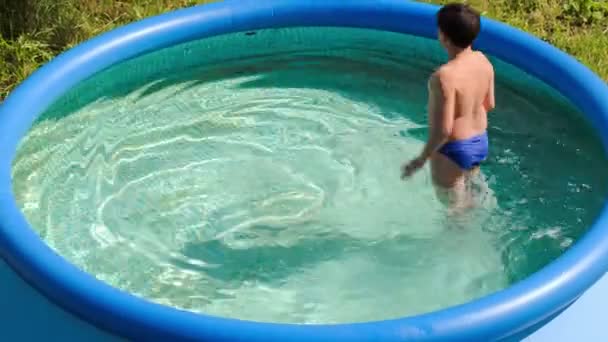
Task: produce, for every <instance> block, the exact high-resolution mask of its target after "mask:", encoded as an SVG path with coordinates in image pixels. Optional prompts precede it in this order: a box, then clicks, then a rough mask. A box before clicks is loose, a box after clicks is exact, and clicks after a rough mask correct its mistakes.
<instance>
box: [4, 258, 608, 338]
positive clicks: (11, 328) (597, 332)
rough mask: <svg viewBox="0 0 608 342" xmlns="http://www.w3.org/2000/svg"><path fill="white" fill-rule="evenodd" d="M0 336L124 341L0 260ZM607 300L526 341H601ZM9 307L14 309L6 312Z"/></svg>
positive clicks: (576, 309)
mask: <svg viewBox="0 0 608 342" xmlns="http://www.w3.org/2000/svg"><path fill="white" fill-rule="evenodd" d="M0 284H2V286H1V287H0V289H1V291H0V303H2V307H3V308H4V309H3V310H0V326H1V327H2V332H0V337H1V339H2V340H5V341H42V340H48V338H49V337H50V336H52V337H53V340H57V341H91V342H96V341H123V340H122V339H120V338H117V337H115V336H112V335H110V334H108V333H106V332H103V331H101V330H99V329H97V328H95V327H93V326H92V325H90V324H88V323H86V322H83V321H82V320H80V319H78V318H76V317H74V316H73V315H71V314H69V313H67V312H65V311H63V310H62V309H60V308H58V307H57V306H55V305H53V304H52V303H50V302H49V301H48V300H47V299H46V298H44V297H43V296H42V295H40V294H39V293H38V292H36V291H35V290H34V289H33V288H32V287H30V286H29V285H28V284H26V283H25V282H24V281H23V280H22V279H21V278H19V277H18V276H17V275H16V274H15V273H14V272H13V271H12V270H11V269H10V268H9V267H8V265H7V264H6V263H5V262H4V261H3V260H2V259H0ZM607 299H608V275H607V276H605V277H604V278H602V279H601V280H600V281H599V282H598V283H596V284H595V286H593V287H592V288H591V289H589V290H588V291H587V292H586V293H585V294H584V295H583V296H582V297H581V298H580V299H579V300H578V301H577V302H576V303H575V304H574V305H572V306H571V307H570V308H569V309H568V310H567V311H566V312H564V313H563V314H562V315H561V316H559V317H557V318H556V319H555V320H554V321H552V322H551V323H550V324H548V325H547V326H545V327H544V328H543V329H541V330H540V331H538V332H536V333H535V334H534V335H532V336H531V337H529V338H527V339H526V340H525V341H526V342H549V341H551V342H561V341H564V342H566V341H600V340H602V339H605V338H606V336H607V334H608V333H606V331H605V330H603V329H602V328H603V326H602V325H603V320H604V319H603V318H601V317H603V316H604V315H605V313H606V311H608V310H605V309H604V308H603V307H602V306H601V304H600V303H604V302H606V300H607ZM6 308H11V309H10V310H7V309H6Z"/></svg>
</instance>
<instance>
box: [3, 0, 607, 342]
mask: <svg viewBox="0 0 608 342" xmlns="http://www.w3.org/2000/svg"><path fill="white" fill-rule="evenodd" d="M437 9H438V8H437V7H435V6H431V5H425V4H420V3H416V2H407V1H404V0H263V1H262V0H228V1H224V2H221V3H216V4H213V5H209V6H204V7H194V8H190V9H185V10H180V11H176V12H173V13H169V14H166V15H162V16H158V17H154V18H150V19H147V20H144V21H141V22H138V23H135V24H132V25H129V26H125V27H122V28H120V29H117V30H115V31H112V32H110V33H107V34H105V35H103V36H100V37H98V38H96V39H93V40H91V41H88V42H86V43H84V44H82V45H80V46H78V47H76V48H74V49H72V50H70V51H68V52H67V53H65V54H63V55H61V56H59V57H58V58H56V59H55V60H54V61H52V62H51V63H49V64H48V65H46V66H45V67H43V68H41V69H40V70H39V71H38V72H36V73H35V74H34V75H33V76H31V77H30V78H29V79H28V80H26V81H25V82H24V83H23V84H22V85H21V86H20V87H19V88H18V89H16V90H15V91H14V92H13V93H12V94H11V96H10V97H9V98H8V99H7V100H6V101H5V103H4V105H3V106H2V107H1V108H0V146H1V148H0V255H1V256H2V258H4V260H5V261H6V262H7V263H8V264H9V265H10V266H11V267H12V268H13V269H14V270H15V271H16V272H17V273H18V274H19V275H20V276H21V277H22V278H23V279H25V280H26V281H27V282H28V283H30V284H32V286H34V287H35V288H37V289H38V290H39V291H40V292H41V293H43V294H44V295H45V296H47V297H48V298H50V299H51V300H52V301H54V302H56V303H57V304H58V305H60V306H61V307H63V308H65V309H67V310H68V311H70V312H72V313H74V314H76V315H78V316H80V317H82V318H83V319H85V320H88V321H89V322H92V323H93V324H95V325H97V326H98V327H101V328H103V329H106V330H108V331H110V332H113V333H115V334H118V335H121V336H124V337H127V338H130V339H135V340H165V341H179V340H184V341H185V340H202V341H217V342H221V341H249V342H256V341H259V342H270V341H403V340H408V341H493V340H494V341H498V340H510V339H512V338H514V337H518V338H519V337H522V336H524V335H526V334H528V332H531V331H532V330H534V329H535V328H536V327H538V326H539V325H542V324H544V323H545V322H546V321H547V320H549V319H550V318H552V317H553V316H554V315H555V314H557V313H559V312H560V311H561V310H562V309H564V308H566V307H567V306H568V305H570V304H571V303H572V302H573V301H574V300H576V298H578V297H579V296H580V295H581V294H582V293H583V292H584V291H585V290H586V289H587V288H589V287H590V286H591V285H593V284H594V283H595V282H596V281H597V280H598V279H599V278H600V277H601V276H602V275H603V274H604V273H605V272H606V271H607V270H608V210H604V211H603V212H602V213H601V215H600V216H599V217H598V218H597V220H596V222H595V224H594V225H593V227H591V229H590V230H589V232H588V233H587V234H586V235H585V236H584V237H583V238H582V239H581V240H579V241H578V242H577V243H576V244H575V245H574V246H573V247H572V248H570V250H568V251H567V252H566V253H565V254H563V255H562V256H561V257H560V258H558V259H557V260H556V261H554V262H553V263H551V264H550V265H549V266H547V267H545V268H544V269H542V270H541V271H539V272H537V273H535V274H534V275H532V276H530V277H529V278H528V279H526V280H524V281H522V282H520V283H518V284H515V285H514V286H511V287H509V288H507V289H505V290H503V291H500V292H498V293H495V294H492V295H490V296H487V297H484V298H481V299H479V300H476V301H473V302H470V303H467V304H464V305H461V306H457V307H452V308H448V309H446V310H442V311H438V312H433V313H430V314H426V315H421V316H415V317H408V318H403V319H397V320H390V321H381V322H370V323H362V324H343V325H331V326H329V325H284V324H267V323H255V322H245V321H238V320H232V319H223V318H217V317H209V316H203V315H197V314H194V313H189V312H185V311H179V310H176V309H173V308H169V307H166V306H162V305H157V304H153V303H150V302H148V301H145V300H143V299H140V298H136V297H134V296H131V295H129V294H127V293H124V292H121V291H119V290H117V289H115V288H112V287H110V286H108V285H106V284H104V283H101V282H99V281H97V280H95V279H94V277H92V276H90V275H88V274H85V273H83V272H82V271H80V270H79V269H77V268H76V267H74V266H73V265H71V264H70V263H68V262H67V261H66V260H64V259H63V258H61V257H60V256H58V255H57V254H55V253H54V252H53V251H52V250H51V249H50V248H49V247H48V246H47V245H46V244H45V243H44V242H43V241H42V240H40V239H39V237H38V235H37V234H36V233H35V232H34V231H33V230H32V229H31V228H30V227H29V225H28V223H27V222H26V220H25V218H24V216H23V215H22V213H21V212H20V211H19V209H18V207H17V205H16V203H15V199H14V197H13V194H12V187H11V161H12V159H13V158H14V156H15V152H16V148H17V145H18V142H19V140H20V139H21V138H22V137H23V135H24V134H25V133H26V132H27V130H28V129H29V127H30V126H31V125H32V123H33V122H34V120H35V119H36V117H37V116H39V115H40V114H41V113H42V112H43V111H44V110H45V109H46V108H47V107H48V106H49V105H50V104H51V103H53V102H54V101H55V100H56V99H57V98H58V97H60V96H61V95H62V94H64V93H65V92H66V91H67V90H69V89H70V88H72V87H73V86H74V85H76V84H77V83H79V82H81V81H82V80H84V79H86V78H87V77H89V76H91V75H93V74H95V73H97V72H99V71H101V70H103V69H105V68H107V67H109V66H111V65H113V64H116V63H119V62H121V61H124V60H126V59H129V58H132V57H135V56H138V55H141V54H144V53H146V52H150V51H154V50H157V49H161V48H163V47H167V46H171V45H175V44H177V43H182V42H186V41H190V40H194V39H201V38H205V37H210V36H213V35H218V34H223V33H230V32H240V31H248V30H255V29H263V28H274V27H288V26H344V27H358V28H371V29H379V30H387V31H394V32H402V33H408V34H414V35H419V36H424V37H431V38H433V37H435V34H436V27H435V13H436V11H437ZM482 26H483V28H482V34H481V37H480V39H479V42H478V47H479V48H481V49H483V50H484V51H486V52H488V53H491V54H493V55H495V56H497V57H499V58H501V59H503V60H505V61H507V62H510V63H512V64H514V65H516V66H518V67H520V68H521V69H523V70H525V71H528V72H529V73H531V74H533V75H535V76H537V77H538V78H540V79H542V80H544V81H545V82H547V83H548V84H550V85H552V86H553V87H555V88H556V89H557V90H559V91H560V92H561V93H562V94H564V95H565V96H566V97H567V98H569V99H570V100H571V101H572V102H573V103H574V104H575V105H576V106H577V107H578V108H579V109H581V111H582V112H583V113H584V114H585V116H586V117H587V118H588V119H589V120H590V121H591V122H592V123H593V124H594V126H595V128H596V129H597V130H598V132H600V134H603V135H602V142H603V143H604V146H605V147H607V148H608V101H606V99H607V98H608V87H607V86H606V84H605V83H604V82H603V81H602V80H601V79H600V78H599V77H597V76H596V75H595V74H593V73H592V72H591V71H589V70H588V69H587V68H585V67H584V66H582V65H581V64H579V63H578V62H577V61H575V60H574V59H573V58H571V57H570V56H568V55H567V54H565V53H563V52H561V51H559V50H558V49H556V48H554V47H552V46H550V45H549V44H546V43H544V42H542V41H540V40H538V39H536V38H533V37H531V36H529V35H527V34H525V33H523V32H521V31H518V30H515V29H513V28H511V27H508V26H506V25H503V24H500V23H498V22H494V21H491V20H484V21H483V22H482Z"/></svg>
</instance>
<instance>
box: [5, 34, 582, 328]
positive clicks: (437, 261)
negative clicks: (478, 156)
mask: <svg viewBox="0 0 608 342" xmlns="http://www.w3.org/2000/svg"><path fill="white" fill-rule="evenodd" d="M325 30H327V31H326V32H327V33H328V34H329V33H331V32H334V34H336V33H335V32H343V31H340V30H337V29H331V30H330V29H325ZM336 30H337V31H336ZM278 32H283V31H278ZM309 32H315V31H314V30H312V31H309ZM346 32H347V34H346V36H348V37H350V38H351V40H350V41H348V40H347V41H346V42H344V39H342V40H341V44H343V45H344V46H348V48H344V47H333V48H331V49H329V48H328V49H327V51H329V52H330V53H320V52H318V51H316V52H315V50H311V51H313V52H311V51H307V52H306V54H304V55H303V54H302V53H301V51H297V52H294V51H277V52H276V53H273V54H267V55H264V56H263V57H259V56H257V57H255V58H251V59H248V60H241V61H238V60H229V59H226V61H224V62H222V63H218V62H214V63H210V62H209V63H201V64H200V65H198V66H189V67H188V68H184V69H182V70H175V71H174V72H172V73H171V76H170V77H166V76H167V75H164V76H163V77H162V78H159V77H156V78H150V79H146V80H143V81H142V80H139V81H138V82H137V85H136V86H135V85H133V84H134V83H131V84H129V85H128V86H127V85H125V84H122V85H121V86H120V90H116V89H113V92H112V93H107V94H103V95H105V96H97V98H96V99H95V100H94V101H90V102H89V103H86V104H83V105H81V106H78V108H76V109H74V110H69V114H70V115H65V114H64V115H62V116H60V117H53V116H52V115H49V116H48V117H47V118H45V119H43V120H41V121H40V122H38V124H37V125H36V126H35V127H33V129H32V130H31V132H30V133H29V135H28V136H27V137H26V138H25V139H24V141H23V143H22V147H21V149H20V151H19V156H18V158H17V160H16V161H15V164H14V186H15V192H16V196H17V199H18V201H19V203H20V204H21V206H22V209H23V211H24V213H25V215H26V216H27V218H28V220H29V221H30V223H32V225H33V226H34V227H35V228H36V229H37V230H38V231H39V232H40V235H41V237H42V238H43V239H44V240H45V241H46V242H47V243H49V245H51V246H52V247H53V248H54V249H55V250H56V251H58V253H60V254H61V255H63V256H64V257H66V258H67V259H69V260H70V261H71V262H73V263H74V264H76V265H77V266H79V267H80V268H82V269H83V270H85V271H87V272H90V273H91V274H93V275H95V276H96V277H97V278H99V279H101V280H103V281H106V282H108V283H110V284H112V285H114V286H116V287H118V288H121V289H125V290H127V291H129V292H132V293H134V294H137V295H139V296H142V297H145V298H148V299H150V300H153V301H156V302H159V303H163V304H167V305H171V306H176V307H180V308H184V309H188V310H192V311H196V312H202V313H206V314H212V315H220V316H228V317H236V318H242V319H251V320H256V321H272V322H297V323H335V322H357V321H368V320H377V319H385V318H395V317H400V316H404V315H412V314H419V313H423V312H428V311H430V310H435V309H439V308H443V307H446V306H450V305H455V304H459V303H463V302H465V301H468V300H470V299H473V298H478V297H480V296H483V295H485V294H488V293H491V292H494V291H496V290H499V289H502V288H504V287H506V286H508V285H509V284H510V283H511V282H512V281H514V280H517V279H519V278H521V277H523V276H526V275H527V274H529V272H532V271H534V270H535V269H534V267H528V266H525V267H523V266H521V265H525V264H526V262H527V261H526V260H527V259H526V255H525V253H524V254H522V250H525V246H526V243H528V242H529V241H533V240H535V239H536V240H538V239H542V238H547V237H548V238H549V239H552V241H556V243H557V245H558V246H559V247H557V249H555V248H554V249H553V250H552V251H551V252H550V253H549V252H547V251H545V252H538V251H530V253H545V254H546V255H550V256H551V257H555V256H556V255H558V254H559V253H560V252H561V251H562V250H563V249H565V248H567V247H568V246H569V244H570V243H572V241H573V239H574V238H575V237H572V234H570V235H568V234H567V233H566V231H568V229H570V230H572V229H574V228H572V227H571V226H568V225H565V226H564V227H557V228H556V227H552V228H551V227H549V228H547V225H548V224H545V223H544V222H542V221H534V220H531V219H530V217H529V212H528V211H524V210H520V209H522V208H525V207H526V206H527V202H521V201H524V200H525V201H530V200H529V199H526V198H527V196H523V195H520V196H515V197H516V201H515V199H514V200H513V201H511V200H504V201H501V196H502V195H501V194H500V193H499V194H498V195H497V196H495V194H494V192H493V191H492V190H489V192H488V193H487V194H486V200H487V201H486V202H484V206H483V207H482V208H481V209H480V210H479V211H477V212H476V213H475V215H472V216H470V217H467V218H465V219H464V220H463V221H461V222H459V223H458V225H457V226H455V225H454V224H453V223H450V222H448V220H447V218H446V213H445V210H444V208H443V207H442V206H441V204H440V203H439V202H438V201H437V199H436V198H435V194H434V192H433V189H432V186H431V183H430V180H429V175H428V172H426V171H425V172H422V173H420V174H419V175H417V176H416V177H414V178H413V179H412V180H410V181H408V182H402V181H400V179H399V167H400V165H401V163H402V162H404V161H405V160H407V159H408V158H410V157H412V156H414V155H415V154H416V153H417V152H418V151H419V150H420V149H421V148H422V144H423V142H424V137H425V134H426V122H425V96H426V93H425V80H426V78H427V77H428V74H429V72H430V69H429V68H428V67H427V66H426V65H425V61H420V62H416V60H417V59H409V60H408V59H404V60H401V63H397V62H395V58H396V57H394V56H393V55H392V54H380V53H379V51H380V50H370V48H369V46H370V44H371V45H373V44H379V43H378V42H379V41H380V40H378V39H375V38H377V37H376V36H375V35H379V34H380V35H382V33H377V32H376V33H372V32H366V31H357V30H352V31H351V30H346ZM273 34H275V35H276V34H277V33H276V32H275V33H268V35H270V36H272V35H273ZM283 34H284V33H283ZM341 34H343V33H341ZM260 35H261V34H260ZM260 35H258V36H260ZM302 35H303V34H302V33H301V32H300V33H299V34H298V35H296V37H300V38H301V37H302ZM387 35H389V34H387ZM390 35H393V34H390ZM285 36H287V37H288V36H289V35H288V34H284V36H283V38H284V37H285ZM311 37H314V35H312V36H311ZM240 39H242V38H240ZM255 39H261V38H255ZM266 39H268V38H266ZM311 40H313V39H312V38H311V39H309V40H308V41H309V42H310V41H311ZM262 41H263V39H262ZM271 41H272V40H271ZM388 41H389V39H387V40H386V42H384V43H385V44H388V43H387V42H388ZM369 42H373V44H372V43H370V44H367V43H369ZM192 44H196V43H191V45H187V46H185V47H180V48H179V49H177V48H174V49H177V50H175V51H178V52H179V51H191V49H192V48H193V45H192ZM311 44H312V43H311ZM425 44H426V43H425ZM194 46H195V47H196V45H194ZM209 46H213V43H208V45H207V48H209ZM364 47H365V48H364ZM274 49H276V48H274ZM174 53H176V54H179V53H177V52H174ZM148 58H157V59H159V60H164V59H166V58H167V57H166V55H165V56H161V55H158V56H156V57H148ZM159 63H160V62H159ZM110 72H111V71H110ZM102 75H103V74H102ZM91 82H93V83H92V84H94V81H91ZM104 82H107V80H106V81H104ZM120 82H121V80H115V82H114V83H115V84H116V85H117V86H116V87H118V85H119V84H120ZM88 89H89V91H91V89H95V88H94V87H93V88H88ZM501 90H504V91H503V92H501ZM508 92H509V89H508V88H506V87H502V88H501V86H499V94H504V93H508ZM509 94H510V95H511V96H512V95H513V94H512V93H509ZM500 96H504V95H500ZM499 99H500V98H499ZM68 102H69V101H68ZM515 103H517V101H515ZM500 105H501V102H500V101H499V106H500ZM64 106H65V108H68V107H69V103H68V104H64ZM517 106H519V104H517ZM522 106H523V107H524V110H528V111H530V110H531V109H530V108H525V105H522ZM531 106H532V105H529V106H528V107H531ZM506 108H507V109H508V108H511V107H509V106H506ZM507 109H504V112H507ZM65 111H68V110H67V109H66V110H65ZM507 127H512V126H509V125H504V126H501V128H495V130H496V133H497V134H496V135H497V137H496V138H495V141H496V142H497V143H496V147H494V149H495V151H497V152H495V157H493V158H494V159H493V160H491V161H490V163H491V164H492V165H490V166H489V167H488V170H489V171H486V173H488V172H489V173H490V174H491V176H492V177H491V178H490V181H489V185H490V186H491V187H494V188H495V187H496V184H497V182H498V181H500V180H503V179H505V178H507V179H508V177H515V175H516V174H519V175H520V176H521V175H522V174H524V173H523V172H520V170H518V169H516V168H519V167H520V166H521V165H520V164H521V163H520V160H521V159H522V158H525V156H522V155H521V154H518V153H514V152H513V151H512V150H511V149H510V145H509V144H508V142H507V141H510V139H512V138H513V137H514V136H516V134H515V133H513V134H506V135H504V130H505V129H507ZM501 133H503V135H501ZM491 136H492V135H491ZM492 161H493V163H492ZM500 165H503V169H500V167H501V166H500ZM535 172H536V173H538V171H531V172H527V173H525V177H524V178H532V179H534V180H536V179H539V178H538V177H539V176H538V175H530V174H534V173H535ZM497 179H498V180H497ZM570 182H571V183H572V184H579V182H578V180H570ZM533 183H534V184H538V183H536V182H533ZM589 183H592V182H589ZM587 186H589V187H591V185H587ZM513 187H517V186H516V185H513ZM540 188H542V189H546V188H543V187H540ZM549 188H551V187H549ZM579 188H580V186H579ZM551 189H553V188H551ZM531 191H532V190H531ZM583 191H584V189H583ZM497 200H498V202H497ZM517 201H519V202H517ZM501 203H502V207H501ZM513 203H516V204H513ZM578 205H579V207H578V208H579V210H583V211H584V210H586V209H580V207H581V203H578ZM551 229H552V230H551ZM578 231H580V228H578ZM576 234H580V233H576ZM576 234H575V235H576ZM577 236H578V235H577ZM522 240H525V241H527V242H522ZM568 241H570V242H569V243H568ZM545 254H543V255H545ZM518 258H519V259H518ZM544 258H545V259H546V258H549V257H548V256H544ZM543 260H544V259H543ZM541 266H542V265H541ZM522 269H523V271H522ZM513 270H515V271H513ZM514 273H515V274H516V275H514Z"/></svg>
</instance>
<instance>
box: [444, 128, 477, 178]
mask: <svg viewBox="0 0 608 342" xmlns="http://www.w3.org/2000/svg"><path fill="white" fill-rule="evenodd" d="M488 147H489V143H488V133H487V132H484V133H482V134H480V135H476V136H474V137H471V138H468V139H463V140H454V141H450V142H448V143H446V144H445V145H443V146H442V147H441V149H439V153H441V154H443V155H444V156H446V157H448V158H449V159H450V160H451V161H453V162H454V163H456V164H457V165H458V166H460V168H461V169H463V170H466V171H468V170H471V169H473V168H474V167H476V166H479V164H481V162H483V161H484V160H486V158H487V156H488Z"/></svg>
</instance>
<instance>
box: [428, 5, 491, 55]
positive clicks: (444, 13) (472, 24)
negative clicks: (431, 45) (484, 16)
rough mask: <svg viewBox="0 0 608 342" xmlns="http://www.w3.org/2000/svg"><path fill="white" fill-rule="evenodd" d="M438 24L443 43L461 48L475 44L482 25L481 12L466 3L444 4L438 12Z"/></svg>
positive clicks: (440, 38)
mask: <svg viewBox="0 0 608 342" xmlns="http://www.w3.org/2000/svg"><path fill="white" fill-rule="evenodd" d="M437 25H438V26H439V40H441V43H442V44H443V45H444V46H446V45H447V46H449V45H451V46H453V47H457V48H461V49H464V48H467V47H469V46H471V45H472V44H473V41H474V40H475V38H477V35H478V34H479V30H480V27H481V25H480V16H479V13H478V12H477V11H475V10H474V9H472V8H471V7H469V6H468V5H465V4H449V5H445V6H443V7H442V8H441V9H440V10H439V13H437ZM447 46H446V47H447Z"/></svg>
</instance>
